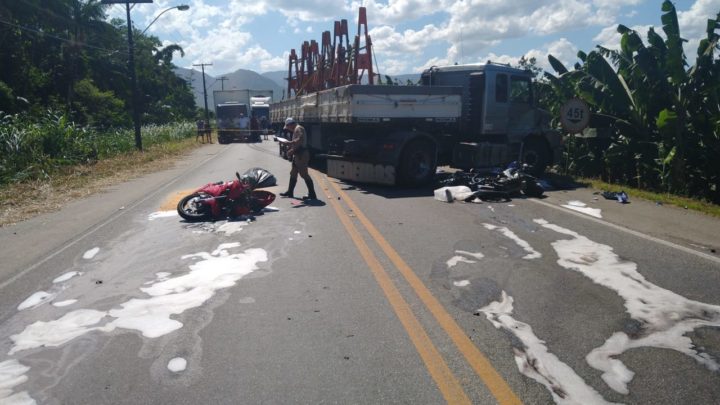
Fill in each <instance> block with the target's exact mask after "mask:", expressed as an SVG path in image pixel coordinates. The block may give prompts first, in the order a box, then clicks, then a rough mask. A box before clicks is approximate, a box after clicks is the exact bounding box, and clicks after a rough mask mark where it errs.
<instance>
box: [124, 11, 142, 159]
mask: <svg viewBox="0 0 720 405" xmlns="http://www.w3.org/2000/svg"><path fill="white" fill-rule="evenodd" d="M125 10H127V30H128V48H129V49H128V50H129V52H130V55H129V58H128V69H129V70H130V81H131V82H132V84H131V85H132V95H133V97H132V98H133V103H132V104H133V126H134V127H135V147H136V148H137V150H139V151H141V152H142V135H141V134H140V100H139V97H138V83H137V73H136V72H135V50H134V46H133V35H132V20H130V2H129V1H128V2H126V3H125Z"/></svg>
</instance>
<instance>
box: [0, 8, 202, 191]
mask: <svg viewBox="0 0 720 405" xmlns="http://www.w3.org/2000/svg"><path fill="white" fill-rule="evenodd" d="M107 7H109V6H108V5H104V4H101V3H100V1H99V0H52V1H44V0H14V1H5V0H1V1H0V60H2V61H3V63H2V64H0V125H1V127H0V143H1V144H0V153H2V156H1V157H0V183H3V182H7V181H18V180H23V179H26V178H34V177H37V176H39V175H47V174H48V173H51V172H52V170H53V168H55V167H57V166H59V165H65V164H75V163H79V162H85V161H88V160H94V159H98V158H102V157H103V156H107V155H113V154H116V153H119V152H124V151H129V150H131V149H132V147H133V145H134V135H133V133H132V132H131V131H127V130H126V129H127V128H131V127H132V118H131V117H132V114H131V107H132V88H131V81H130V74H129V71H128V63H127V61H128V42H127V25H126V22H125V21H123V20H112V21H110V22H108V21H106V14H105V11H106V8H107ZM133 38H134V41H135V52H134V54H135V64H136V72H137V77H138V87H139V94H141V95H142V96H141V97H139V98H140V99H141V100H139V101H140V103H141V104H140V111H141V112H142V114H141V121H142V124H143V128H144V129H143V141H144V142H143V143H144V144H145V145H151V144H152V143H154V142H157V141H158V140H160V139H164V138H169V137H174V136H187V135H188V133H185V132H182V133H180V132H179V133H177V134H162V135H161V134H160V133H159V132H158V130H157V128H171V127H172V128H175V129H179V127H178V125H180V124H174V125H172V126H167V125H166V124H169V123H177V122H187V121H191V120H193V118H194V117H195V114H196V109H195V102H194V99H193V95H192V92H191V90H190V88H189V86H188V84H187V83H186V82H185V81H184V80H182V79H180V78H179V77H178V76H177V75H175V73H174V72H173V68H174V65H173V63H172V58H173V55H174V54H176V53H180V54H183V50H182V49H181V48H180V47H179V46H177V45H169V46H165V47H162V43H161V42H160V40H159V39H158V38H156V37H148V36H145V35H143V34H142V33H141V32H140V31H139V30H136V29H134V30H133ZM158 125H160V127H158ZM185 126H187V125H186V124H182V125H180V127H182V129H183V131H184V128H185ZM163 131H164V130H163ZM163 131H160V132H163Z"/></svg>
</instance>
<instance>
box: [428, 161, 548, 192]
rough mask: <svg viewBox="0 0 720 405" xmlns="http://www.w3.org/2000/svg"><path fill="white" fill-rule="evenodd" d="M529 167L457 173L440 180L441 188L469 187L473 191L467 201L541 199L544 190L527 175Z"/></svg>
mask: <svg viewBox="0 0 720 405" xmlns="http://www.w3.org/2000/svg"><path fill="white" fill-rule="evenodd" d="M527 171H529V170H528V167H527V166H523V167H520V168H518V167H517V164H515V163H512V164H511V165H510V167H508V168H507V169H505V170H503V171H499V172H496V173H492V172H473V171H471V172H463V171H460V172H456V173H452V174H448V175H446V176H444V178H441V179H439V181H438V186H439V187H451V186H467V187H469V188H470V190H471V191H472V193H471V194H469V195H468V196H467V197H466V198H464V200H465V201H472V200H474V199H475V198H479V199H481V200H506V201H507V200H510V198H511V197H514V196H520V195H525V196H527V197H536V198H540V197H542V195H543V192H544V190H543V188H542V186H541V185H540V183H538V180H537V179H536V178H535V177H533V176H531V175H529V174H527Z"/></svg>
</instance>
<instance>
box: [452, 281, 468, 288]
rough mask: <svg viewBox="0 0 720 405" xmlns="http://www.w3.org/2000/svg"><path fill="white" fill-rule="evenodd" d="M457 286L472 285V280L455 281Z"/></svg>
mask: <svg viewBox="0 0 720 405" xmlns="http://www.w3.org/2000/svg"><path fill="white" fill-rule="evenodd" d="M453 285H455V287H467V286H469V285H470V280H460V281H453Z"/></svg>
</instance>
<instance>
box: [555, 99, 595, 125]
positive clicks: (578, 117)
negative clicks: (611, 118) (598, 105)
mask: <svg viewBox="0 0 720 405" xmlns="http://www.w3.org/2000/svg"><path fill="white" fill-rule="evenodd" d="M560 123H561V124H562V126H563V128H564V129H565V130H566V131H568V132H569V133H571V134H578V133H580V132H582V131H583V130H584V129H585V128H587V126H588V124H589V123H590V108H589V107H588V105H587V104H586V103H585V102H584V101H582V100H580V99H577V98H573V99H570V100H568V101H567V102H566V103H565V104H563V106H562V107H561V108H560Z"/></svg>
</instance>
